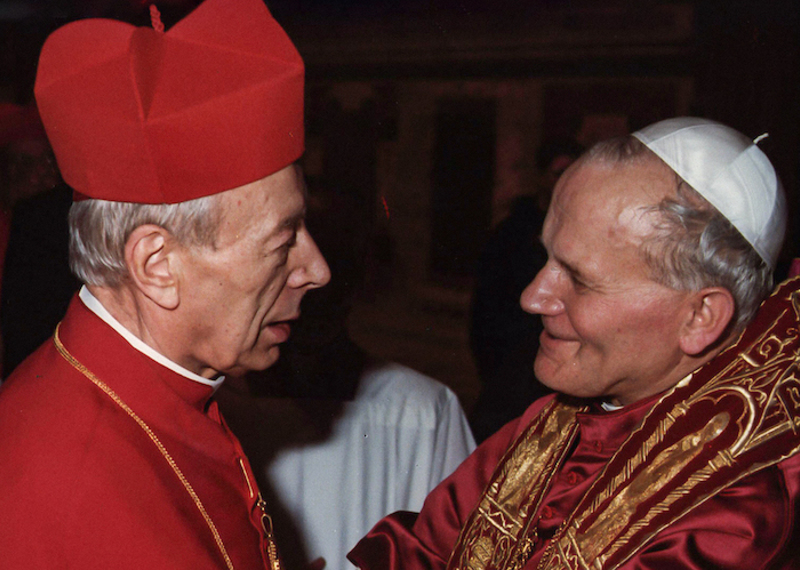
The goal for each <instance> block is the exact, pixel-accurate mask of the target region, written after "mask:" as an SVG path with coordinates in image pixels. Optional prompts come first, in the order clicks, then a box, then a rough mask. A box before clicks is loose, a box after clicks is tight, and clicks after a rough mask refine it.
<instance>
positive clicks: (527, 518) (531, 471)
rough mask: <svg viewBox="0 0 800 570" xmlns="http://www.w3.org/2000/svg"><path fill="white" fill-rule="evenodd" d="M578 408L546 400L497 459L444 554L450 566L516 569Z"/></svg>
mask: <svg viewBox="0 0 800 570" xmlns="http://www.w3.org/2000/svg"><path fill="white" fill-rule="evenodd" d="M581 409H582V408H577V407H573V406H567V405H563V404H555V403H551V404H550V405H549V406H548V407H547V408H545V409H544V410H542V412H541V414H540V415H539V416H538V418H537V419H536V420H535V421H534V422H532V423H531V425H530V426H529V427H528V428H527V429H526V430H525V431H524V432H523V433H522V434H521V435H520V436H519V438H518V439H517V441H516V442H515V443H514V444H513V445H512V446H511V447H510V448H509V451H508V452H507V453H506V456H505V457H504V458H503V460H502V461H501V462H500V468H499V469H498V471H497V472H496V473H495V474H494V475H493V476H492V480H491V482H490V483H489V485H488V487H487V489H486V491H485V492H484V494H483V497H482V499H481V501H480V503H479V505H478V507H477V509H476V510H475V512H473V514H472V515H471V516H470V519H469V521H468V522H467V524H466V525H465V526H464V529H463V530H462V532H461V536H460V537H459V540H458V543H457V544H458V546H457V547H456V549H455V550H454V551H453V553H452V554H451V556H450V561H449V563H448V569H450V570H483V569H486V568H507V569H509V570H516V569H519V568H522V566H524V564H525V562H526V561H527V560H528V558H529V557H530V553H531V552H532V550H533V548H534V546H535V544H536V541H537V537H536V531H535V528H536V525H535V520H534V517H533V515H534V513H536V511H537V509H538V508H539V504H540V502H541V499H542V497H544V495H545V491H546V489H547V488H548V487H549V485H550V482H551V478H552V476H553V475H554V474H555V473H556V472H557V471H558V469H557V466H558V465H559V464H560V462H561V461H562V459H563V456H564V455H565V454H566V450H567V449H568V448H569V446H570V444H571V442H572V440H573V438H574V436H575V433H576V428H577V421H576V415H577V413H578V412H579V411H580V410H581Z"/></svg>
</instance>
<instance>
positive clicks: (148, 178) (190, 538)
mask: <svg viewBox="0 0 800 570" xmlns="http://www.w3.org/2000/svg"><path fill="white" fill-rule="evenodd" d="M155 16H157V12H155V11H154V26H153V28H154V29H150V28H135V27H133V26H130V25H127V24H124V23H121V22H116V21H111V20H83V21H78V22H74V23H71V24H68V25H66V26H64V27H63V28H61V29H59V30H57V31H56V32H55V33H53V34H52V36H50V38H48V40H47V42H46V43H45V46H44V48H43V50H42V54H41V57H40V60H39V67H38V75H37V78H36V87H35V94H36V100H37V104H38V106H39V110H40V113H41V117H42V120H43V122H44V125H45V128H46V131H47V135H48V138H49V139H50V142H51V143H52V147H53V149H54V151H55V155H56V158H57V160H58V165H59V168H60V169H61V172H62V174H63V177H64V180H65V181H66V182H67V183H68V184H69V185H70V186H71V187H72V188H74V190H75V202H74V204H73V206H72V209H71V211H70V232H71V236H70V257H71V260H70V261H71V266H72V269H73V271H74V272H75V273H76V274H77V275H78V276H79V278H80V279H81V280H82V281H83V283H84V284H85V285H84V287H83V288H82V289H81V291H80V293H79V294H78V295H76V297H75V298H74V299H73V300H72V303H71V305H70V307H69V309H68V312H67V314H66V316H65V317H64V319H63V321H62V322H61V323H60V325H59V326H58V328H57V330H56V332H55V334H54V336H53V338H52V339H51V340H49V341H48V342H47V343H45V344H44V345H43V346H42V347H41V348H40V349H39V350H38V351H37V352H35V353H34V354H33V355H32V356H31V357H30V358H29V359H28V360H26V361H25V362H24V363H23V364H22V365H20V366H19V367H18V368H17V370H16V371H15V373H14V374H13V375H12V376H11V377H10V379H9V380H8V381H7V382H6V383H4V385H3V387H2V391H0V457H2V461H0V521H2V524H0V526H2V532H0V566H2V567H3V568H9V569H17V568H25V569H53V568H84V569H85V568H131V569H134V568H135V569H137V570H142V569H170V570H175V569H182V568H185V569H187V570H189V569H191V570H199V569H203V568H207V569H211V568H214V569H218V568H229V569H231V568H236V569H253V568H278V567H279V561H278V558H277V554H276V551H275V547H274V542H273V540H272V532H271V524H270V519H269V516H268V514H267V512H268V510H269V505H265V503H264V501H263V500H262V499H261V496H260V494H259V490H258V488H257V486H256V484H255V480H254V478H253V473H252V471H251V469H250V466H249V464H248V462H247V459H246V458H245V457H244V454H243V452H242V448H241V446H240V445H239V442H238V441H237V440H236V438H235V437H234V436H233V434H232V433H231V432H230V431H229V430H228V428H227V427H226V425H225V422H224V421H223V419H222V417H221V416H220V413H219V411H218V409H217V406H216V403H215V402H214V400H213V398H212V396H213V394H214V391H215V389H216V388H217V387H218V386H219V385H220V383H221V382H222V381H223V379H224V375H226V374H239V373H241V372H243V371H246V370H251V369H263V368H266V367H268V366H270V364H272V363H273V362H274V361H275V360H276V358H277V357H278V345H279V344H280V343H281V342H283V341H285V340H286V338H287V337H288V335H289V333H290V328H291V323H292V320H293V319H296V318H297V316H298V314H299V306H300V300H301V298H302V297H303V295H304V293H305V292H306V291H307V290H309V289H310V288H314V287H319V286H322V285H324V284H325V283H326V282H327V281H328V280H329V278H330V274H329V271H328V267H327V265H326V264H325V261H324V259H323V258H322V256H321V255H320V253H319V250H318V249H317V247H316V245H315V243H314V241H313V240H312V238H311V236H310V235H309V234H308V231H307V230H306V228H305V225H304V212H305V204H304V200H305V197H304V184H303V179H302V173H301V172H300V170H299V168H298V167H297V166H296V165H295V164H294V163H295V161H296V160H297V159H298V158H299V157H300V155H301V154H302V152H303V81H304V79H303V63H302V60H301V59H300V57H299V55H298V53H297V51H296V50H295V48H294V46H293V45H292V43H291V41H290V40H289V38H288V37H287V36H286V34H285V33H284V32H283V30H282V29H281V28H280V26H279V25H278V24H277V23H276V22H275V21H274V20H273V19H272V17H271V15H270V13H269V12H268V10H267V8H266V7H265V6H264V4H263V2H262V0H207V1H206V2H205V3H203V4H202V5H200V6H199V7H198V8H197V9H196V10H195V11H194V12H192V13H191V14H190V15H189V16H187V17H186V18H185V19H183V20H182V21H180V22H179V23H178V24H176V25H175V26H174V27H172V28H171V29H170V30H168V31H166V32H165V31H164V28H163V25H161V24H160V21H159V20H158V18H157V17H155Z"/></svg>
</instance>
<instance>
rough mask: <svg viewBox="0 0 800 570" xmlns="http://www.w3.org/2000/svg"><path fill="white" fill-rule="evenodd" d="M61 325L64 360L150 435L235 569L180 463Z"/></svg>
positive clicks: (57, 341)
mask: <svg viewBox="0 0 800 570" xmlns="http://www.w3.org/2000/svg"><path fill="white" fill-rule="evenodd" d="M60 326H61V325H60V323H59V325H58V326H56V332H55V335H54V337H53V340H54V342H55V345H56V349H57V350H58V352H59V354H61V356H62V357H63V358H64V360H66V361H67V362H69V363H70V364H71V365H72V367H73V368H75V369H76V370H78V371H79V372H80V373H81V374H83V375H84V376H85V377H86V378H88V379H89V380H90V381H91V382H92V383H93V384H94V385H95V386H97V387H98V388H100V390H102V391H103V392H105V394H106V395H107V396H108V397H109V398H111V399H112V400H113V401H114V403H115V404H117V405H118V406H119V407H120V408H122V409H123V410H124V411H125V413H126V414H128V415H129V416H130V417H131V419H133V420H134V421H135V422H136V423H137V424H138V425H139V427H140V428H142V430H143V431H144V432H145V433H146V434H147V437H149V438H150V441H152V442H153V444H154V445H155V446H156V447H157V448H158V451H159V452H160V453H161V455H162V456H163V457H164V459H165V460H166V462H167V463H168V464H169V466H170V467H171V468H172V471H173V472H174V473H175V475H176V476H177V477H178V479H179V480H180V482H181V484H182V485H183V488H184V489H186V492H187V493H188V494H189V496H190V497H191V498H192V501H194V504H195V506H196V507H197V510H198V511H200V514H201V515H202V517H203V519H204V520H205V521H206V524H207V525H208V528H209V530H211V534H212V535H213V536H214V540H215V541H216V543H217V547H218V548H219V551H220V553H221V554H222V558H223V559H224V560H225V565H226V566H227V567H228V570H234V568H233V562H232V561H231V559H230V557H229V556H228V551H227V550H226V549H225V545H224V544H223V543H222V537H221V536H220V534H219V531H218V530H217V527H216V525H215V524H214V521H213V520H211V516H210V515H209V514H208V512H207V511H206V508H205V507H204V506H203V503H202V502H201V501H200V497H199V496H198V495H197V493H196V492H195V490H194V488H192V485H191V483H189V481H188V480H187V479H186V476H185V475H184V474H183V472H182V471H181V469H180V467H178V464H177V463H176V462H175V460H174V459H173V458H172V456H171V455H170V454H169V451H167V448H166V447H164V444H163V443H161V440H159V439H158V436H157V435H156V434H155V433H154V432H153V430H152V429H150V426H148V425H147V424H146V423H145V421H144V420H143V419H142V418H140V417H139V416H138V415H137V414H136V412H134V411H133V410H132V409H131V408H130V407H128V405H127V404H126V403H125V402H123V401H122V399H121V398H120V397H119V396H118V395H117V394H116V392H114V391H113V390H112V389H111V387H109V386H108V384H106V383H105V382H103V381H102V380H100V378H98V377H97V376H95V375H94V373H92V371H91V370H89V369H88V368H86V367H85V366H84V365H83V364H81V362H79V361H78V359H77V358H75V357H74V356H72V354H71V353H70V352H69V351H68V350H67V348H66V347H65V346H64V345H63V344H62V343H61V338H60V337H59V334H58V333H59V328H60Z"/></svg>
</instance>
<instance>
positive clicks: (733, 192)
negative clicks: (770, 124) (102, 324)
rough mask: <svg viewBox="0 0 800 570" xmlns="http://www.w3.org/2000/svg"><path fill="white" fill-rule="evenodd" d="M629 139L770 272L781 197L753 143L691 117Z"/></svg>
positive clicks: (779, 238) (781, 228) (780, 229)
mask: <svg viewBox="0 0 800 570" xmlns="http://www.w3.org/2000/svg"><path fill="white" fill-rule="evenodd" d="M633 136H634V137H636V138H637V139H639V140H640V141H642V142H643V143H644V144H645V146H647V148H649V149H650V150H652V151H653V152H654V153H655V154H656V155H658V157H659V158H661V160H663V161H664V162H665V163H667V165H668V166H669V167H670V168H671V169H672V170H674V171H675V172H676V173H677V174H678V175H679V176H680V177H681V178H683V180H685V181H686V182H687V183H688V184H689V185H690V186H691V187H692V188H694V189H695V190H697V192H698V193H699V194H700V195H701V196H703V197H704V198H705V199H706V200H708V201H709V202H710V203H711V204H712V205H713V206H714V207H715V208H716V209H717V210H719V211H720V213H721V214H722V215H723V216H725V217H726V218H727V219H728V221H730V222H731V224H733V226H734V227H735V228H736V229H737V230H739V232H740V233H741V234H742V236H743V237H744V238H745V239H746V240H747V241H748V242H749V243H750V245H752V246H753V249H755V250H756V252H758V254H759V255H760V256H761V258H762V259H763V260H764V261H765V262H766V263H767V264H768V265H769V266H770V268H773V269H774V268H775V263H776V262H777V260H778V254H779V253H780V249H781V245H782V244H783V237H784V233H785V231H786V197H785V196H784V193H783V187H782V186H781V182H780V180H779V179H778V176H777V174H776V173H775V169H774V168H773V166H772V163H771V162H770V161H769V159H768V158H767V156H766V155H765V154H764V153H763V152H762V151H761V149H759V148H758V146H757V145H756V143H755V142H754V141H752V140H750V139H748V138H747V137H746V136H744V135H743V134H741V133H739V132H738V131H736V130H734V129H732V128H730V127H726V126H725V125H722V124H720V123H717V122H714V121H710V120H708V119H699V118H694V117H680V118H676V119H667V120H666V121H660V122H658V123H655V124H653V125H650V126H649V127H645V128H644V129H642V130H640V131H636V132H635V133H633ZM761 138H762V137H759V139H757V140H761Z"/></svg>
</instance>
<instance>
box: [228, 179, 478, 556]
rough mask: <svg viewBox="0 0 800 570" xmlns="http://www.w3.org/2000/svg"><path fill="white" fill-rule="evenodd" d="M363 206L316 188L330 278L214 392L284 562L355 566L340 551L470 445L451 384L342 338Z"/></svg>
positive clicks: (313, 196) (358, 267) (358, 262)
mask: <svg viewBox="0 0 800 570" xmlns="http://www.w3.org/2000/svg"><path fill="white" fill-rule="evenodd" d="M358 210H359V207H358V205H357V204H354V203H353V200H352V199H349V198H348V197H347V195H346V194H345V193H343V192H338V191H335V190H331V189H329V188H324V189H323V188H320V189H314V190H312V191H311V193H310V200H309V215H308V222H307V223H308V226H309V229H310V231H311V232H312V234H313V235H314V237H315V239H316V240H317V243H318V244H320V249H321V251H322V252H323V255H324V256H325V258H326V260H327V261H328V264H329V266H330V268H331V274H332V279H331V282H330V284H329V285H328V286H326V287H324V288H322V289H319V290H316V291H313V294H309V295H307V296H306V298H305V299H304V300H303V304H302V316H301V318H300V319H299V321H298V322H297V323H296V325H295V326H293V330H292V336H291V338H290V339H289V341H288V342H286V343H285V344H283V345H281V357H280V359H279V360H278V362H277V363H276V364H275V365H274V366H273V367H271V368H269V369H268V370H266V371H264V372H258V373H251V374H250V375H249V376H248V377H246V378H242V379H232V378H229V379H228V380H226V382H225V384H223V387H222V388H221V389H220V391H219V392H218V401H219V402H220V406H221V408H222V410H223V413H224V414H225V417H226V419H227V420H228V423H229V424H230V426H231V429H232V430H233V431H234V433H235V434H236V435H237V436H238V437H239V439H240V440H241V442H242V445H243V446H244V447H245V451H246V453H247V454H248V457H250V459H251V462H252V464H253V466H254V469H255V471H256V477H257V478H258V479H259V484H260V486H261V489H262V492H263V493H264V494H265V498H266V500H267V502H268V503H269V504H270V506H271V509H272V516H273V518H274V519H275V528H276V533H277V534H278V536H277V538H278V544H279V547H280V550H281V553H282V555H283V557H284V558H285V559H286V563H287V565H288V566H289V567H295V568H303V567H306V566H307V565H308V563H309V562H310V561H312V560H315V559H317V558H318V557H323V558H325V560H326V563H327V565H326V569H327V570H340V569H345V568H352V566H351V565H350V563H349V562H348V561H347V560H346V558H345V555H346V553H347V552H348V551H349V550H350V549H351V548H352V547H353V546H354V545H355V543H356V542H357V541H358V540H359V539H360V538H361V537H362V536H363V535H364V534H365V533H366V532H367V531H368V530H369V529H370V528H371V527H372V525H373V524H374V523H375V522H377V521H378V520H379V519H380V518H382V517H383V516H384V515H385V514H387V513H390V512H393V511H396V510H415V509H419V508H420V507H421V506H422V502H423V500H424V498H425V496H426V495H427V493H428V492H429V491H430V490H431V489H432V488H433V487H434V486H435V485H436V484H438V483H439V482H440V481H441V480H442V479H444V478H445V477H446V476H447V475H449V474H450V473H451V472H452V471H453V470H454V469H455V468H456V467H457V466H458V465H459V464H460V463H461V461H462V460H463V459H465V458H466V457H467V455H469V453H470V452H471V451H472V450H473V449H474V447H475V442H474V439H473V437H472V434H471V433H470V428H469V426H468V423H467V420H466V416H465V414H464V412H463V410H462V408H461V405H460V404H459V401H458V398H457V397H456V395H455V394H454V393H453V392H452V391H451V390H450V389H449V388H447V387H446V386H444V385H443V384H441V383H440V382H437V381H436V380H433V379H431V378H429V377H427V376H425V375H423V374H420V373H418V372H416V371H415V370H412V369H411V368H408V367H406V366H403V365H400V364H398V363H395V362H386V361H381V360H379V359H376V358H374V357H372V356H370V355H369V354H367V353H366V352H365V351H364V350H362V349H361V348H360V347H359V346H357V345H356V344H355V343H354V342H353V341H352V340H351V339H350V338H349V336H348V333H347V326H346V324H347V322H346V321H347V316H348V312H349V308H350V304H351V302H352V299H353V296H354V294H355V293H356V290H357V289H358V287H359V286H360V284H361V283H362V281H363V277H364V275H363V272H364V271H363V268H364V256H365V254H366V245H367V243H369V242H367V241H365V240H366V239H367V238H368V237H369V236H368V234H367V233H366V232H365V230H364V227H363V224H359V223H358V219H357V217H356V212H357V211H358Z"/></svg>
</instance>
